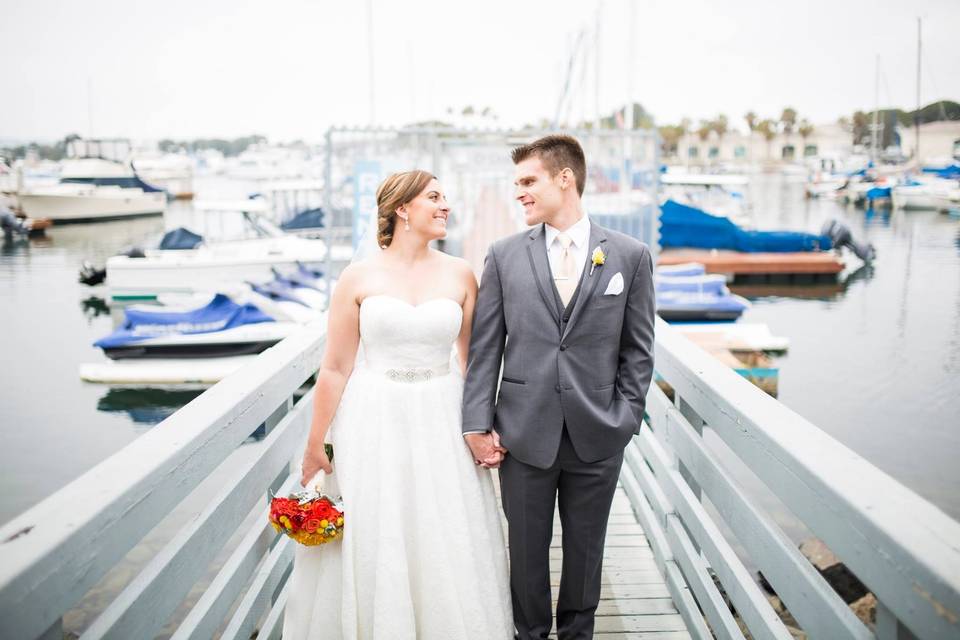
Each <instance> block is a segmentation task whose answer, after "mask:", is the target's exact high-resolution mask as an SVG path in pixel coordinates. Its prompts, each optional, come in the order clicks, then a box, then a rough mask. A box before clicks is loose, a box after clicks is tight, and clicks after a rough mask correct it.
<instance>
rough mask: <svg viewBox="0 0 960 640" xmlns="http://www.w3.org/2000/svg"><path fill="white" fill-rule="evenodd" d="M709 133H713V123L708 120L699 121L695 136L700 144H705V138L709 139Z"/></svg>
mask: <svg viewBox="0 0 960 640" xmlns="http://www.w3.org/2000/svg"><path fill="white" fill-rule="evenodd" d="M711 131H713V122H711V121H710V120H701V121H700V126H699V127H697V135H698V136H699V137H700V142H706V141H707V138H709V137H710V132H711Z"/></svg>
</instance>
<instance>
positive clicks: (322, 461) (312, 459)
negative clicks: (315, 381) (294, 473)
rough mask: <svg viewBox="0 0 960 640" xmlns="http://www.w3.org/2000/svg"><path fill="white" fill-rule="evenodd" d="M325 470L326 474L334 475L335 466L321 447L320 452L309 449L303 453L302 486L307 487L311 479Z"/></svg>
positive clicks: (301, 467) (301, 465) (301, 466)
mask: <svg viewBox="0 0 960 640" xmlns="http://www.w3.org/2000/svg"><path fill="white" fill-rule="evenodd" d="M321 469H322V470H323V472H324V473H327V474H330V473H333V466H332V465H331V464H330V459H329V458H328V457H327V452H326V451H325V450H324V448H323V447H321V448H320V449H319V450H312V449H307V450H306V451H304V452H303V462H302V463H301V464H300V472H301V476H302V477H301V478H300V486H301V487H306V486H307V483H308V482H310V479H311V478H312V477H313V476H315V475H317V472H318V471H320V470H321Z"/></svg>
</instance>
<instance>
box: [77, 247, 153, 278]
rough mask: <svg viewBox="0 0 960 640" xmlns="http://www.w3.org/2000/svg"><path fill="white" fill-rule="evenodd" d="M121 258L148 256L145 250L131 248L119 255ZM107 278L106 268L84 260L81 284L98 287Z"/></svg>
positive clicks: (81, 269)
mask: <svg viewBox="0 0 960 640" xmlns="http://www.w3.org/2000/svg"><path fill="white" fill-rule="evenodd" d="M117 255H120V256H127V257H128V258H145V257H147V254H146V253H144V252H143V249H142V248H140V247H136V246H133V247H129V248H127V249H125V250H124V251H122V252H120V253H118V254H117ZM106 278H107V268H106V267H96V266H94V265H93V264H92V263H91V262H90V261H89V260H84V261H83V263H82V264H81V265H80V274H79V280H80V283H81V284H85V285H89V286H91V287H93V286H96V285H98V284H100V283H102V282H103V281H104V280H106Z"/></svg>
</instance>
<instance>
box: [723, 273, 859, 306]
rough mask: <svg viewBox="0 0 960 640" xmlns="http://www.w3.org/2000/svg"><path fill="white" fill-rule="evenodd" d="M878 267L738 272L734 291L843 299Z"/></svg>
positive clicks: (750, 294) (757, 297) (761, 296)
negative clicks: (835, 272)
mask: <svg viewBox="0 0 960 640" xmlns="http://www.w3.org/2000/svg"><path fill="white" fill-rule="evenodd" d="M873 273H874V267H873V265H871V264H861V265H860V266H858V267H857V268H856V269H854V270H852V271H850V272H849V273H848V274H846V275H844V274H841V275H840V277H836V276H815V275H799V276H797V275H793V276H776V275H773V276H738V277H737V279H736V281H735V282H733V283H731V284H730V285H729V286H730V291H732V292H733V293H735V294H737V295H740V296H743V297H744V298H747V299H748V300H751V301H757V300H763V299H765V298H769V299H777V298H793V299H796V300H823V301H835V300H840V299H841V298H843V296H844V295H845V294H846V293H847V289H849V288H850V286H851V285H853V284H854V283H856V282H868V281H870V280H871V279H872V278H873Z"/></svg>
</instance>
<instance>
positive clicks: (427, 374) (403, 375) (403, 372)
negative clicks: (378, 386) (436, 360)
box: [372, 364, 450, 382]
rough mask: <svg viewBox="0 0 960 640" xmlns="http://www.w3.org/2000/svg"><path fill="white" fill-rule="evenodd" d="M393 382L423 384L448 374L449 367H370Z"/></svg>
mask: <svg viewBox="0 0 960 640" xmlns="http://www.w3.org/2000/svg"><path fill="white" fill-rule="evenodd" d="M372 368H373V369H374V370H375V371H379V372H380V373H382V374H383V375H385V376H387V377H388V378H390V379H391V380H393V381H394V382H423V381H425V380H430V379H431V378H435V377H439V376H445V375H447V374H448V373H450V365H449V364H443V365H439V366H436V367H395V368H390V369H384V368H381V367H372Z"/></svg>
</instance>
